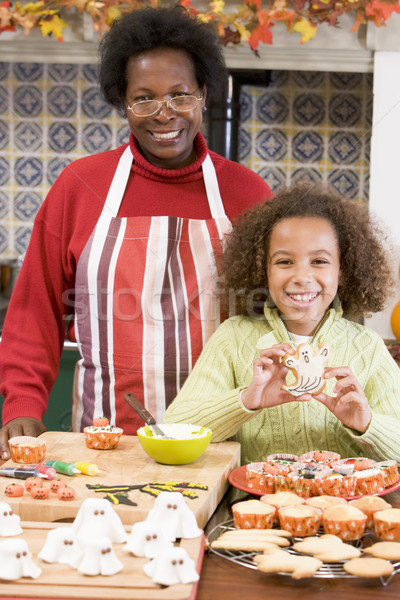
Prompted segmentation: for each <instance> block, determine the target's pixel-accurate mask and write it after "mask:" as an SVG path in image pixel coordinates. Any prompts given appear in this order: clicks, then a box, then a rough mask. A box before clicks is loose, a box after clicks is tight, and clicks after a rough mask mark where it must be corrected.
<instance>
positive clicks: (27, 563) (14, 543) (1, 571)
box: [0, 538, 42, 581]
mask: <svg viewBox="0 0 400 600" xmlns="http://www.w3.org/2000/svg"><path fill="white" fill-rule="evenodd" d="M41 572H42V569H41V568H40V567H38V566H37V565H36V564H35V563H34V562H33V560H32V554H31V553H30V551H29V548H28V544H27V543H26V541H25V540H22V539H20V538H19V539H14V540H3V541H2V542H0V579H4V580H7V581H14V580H15V579H19V578H20V577H32V578H33V579H36V578H37V577H39V575H40V574H41Z"/></svg>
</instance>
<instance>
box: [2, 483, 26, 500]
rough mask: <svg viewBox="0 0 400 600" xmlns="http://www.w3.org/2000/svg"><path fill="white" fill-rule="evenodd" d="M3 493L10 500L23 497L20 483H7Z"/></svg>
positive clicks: (22, 488)
mask: <svg viewBox="0 0 400 600" xmlns="http://www.w3.org/2000/svg"><path fill="white" fill-rule="evenodd" d="M4 493H5V495H6V496H9V497H10V498H18V496H23V495H24V486H23V485H22V484H21V483H9V484H7V485H6V487H5V488H4Z"/></svg>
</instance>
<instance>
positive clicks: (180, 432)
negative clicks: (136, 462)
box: [137, 423, 212, 465]
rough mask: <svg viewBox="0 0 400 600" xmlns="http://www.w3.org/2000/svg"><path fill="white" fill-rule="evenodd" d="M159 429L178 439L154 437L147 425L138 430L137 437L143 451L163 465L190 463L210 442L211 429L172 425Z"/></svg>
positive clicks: (180, 424)
mask: <svg viewBox="0 0 400 600" xmlns="http://www.w3.org/2000/svg"><path fill="white" fill-rule="evenodd" d="M160 427H161V429H162V430H163V431H164V432H165V433H166V434H167V435H170V436H171V437H175V438H179V439H173V440H168V439H165V438H161V437H155V436H154V433H153V430H152V429H151V427H149V426H148V425H145V426H144V427H141V428H140V429H138V432H137V435H138V438H139V442H140V444H141V446H142V448H143V450H144V451H145V452H146V453H147V454H148V455H149V456H150V457H151V458H153V459H154V460H155V461H156V462H158V463H161V464H163V465H186V464H188V463H191V462H193V461H195V460H196V459H197V458H199V456H201V455H202V454H203V453H204V452H205V450H206V449H207V446H208V444H209V443H210V441H211V435H212V431H211V429H206V428H205V427H200V426H199V425H188V424H186V423H174V424H168V425H167V424H166V425H161V426H160Z"/></svg>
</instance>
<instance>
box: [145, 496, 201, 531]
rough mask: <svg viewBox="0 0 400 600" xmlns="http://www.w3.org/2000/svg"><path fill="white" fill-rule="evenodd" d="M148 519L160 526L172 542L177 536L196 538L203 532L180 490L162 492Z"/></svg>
mask: <svg viewBox="0 0 400 600" xmlns="http://www.w3.org/2000/svg"><path fill="white" fill-rule="evenodd" d="M146 521H148V522H150V523H152V524H153V525H154V526H155V527H158V529H159V530H160V531H162V532H163V533H164V535H165V537H166V538H167V540H170V541H171V542H174V541H175V540H176V539H177V538H195V537H198V536H199V535H201V534H202V533H203V532H202V530H201V529H199V528H198V527H197V522H196V517H195V516H194V514H193V513H192V511H191V510H190V508H189V507H188V506H187V504H186V502H185V498H184V497H183V496H182V494H181V493H180V492H161V493H160V494H159V495H158V496H157V498H156V501H155V502H154V506H153V508H152V509H151V510H150V512H149V514H148V515H147V519H146Z"/></svg>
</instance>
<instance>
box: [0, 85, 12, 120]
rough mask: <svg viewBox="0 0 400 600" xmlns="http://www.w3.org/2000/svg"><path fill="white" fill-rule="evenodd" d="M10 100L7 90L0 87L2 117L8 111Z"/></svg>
mask: <svg viewBox="0 0 400 600" xmlns="http://www.w3.org/2000/svg"><path fill="white" fill-rule="evenodd" d="M9 103H10V100H9V96H8V92H7V90H6V89H5V88H4V87H3V86H2V85H0V115H2V114H4V113H5V112H6V111H7V110H8V106H9Z"/></svg>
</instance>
